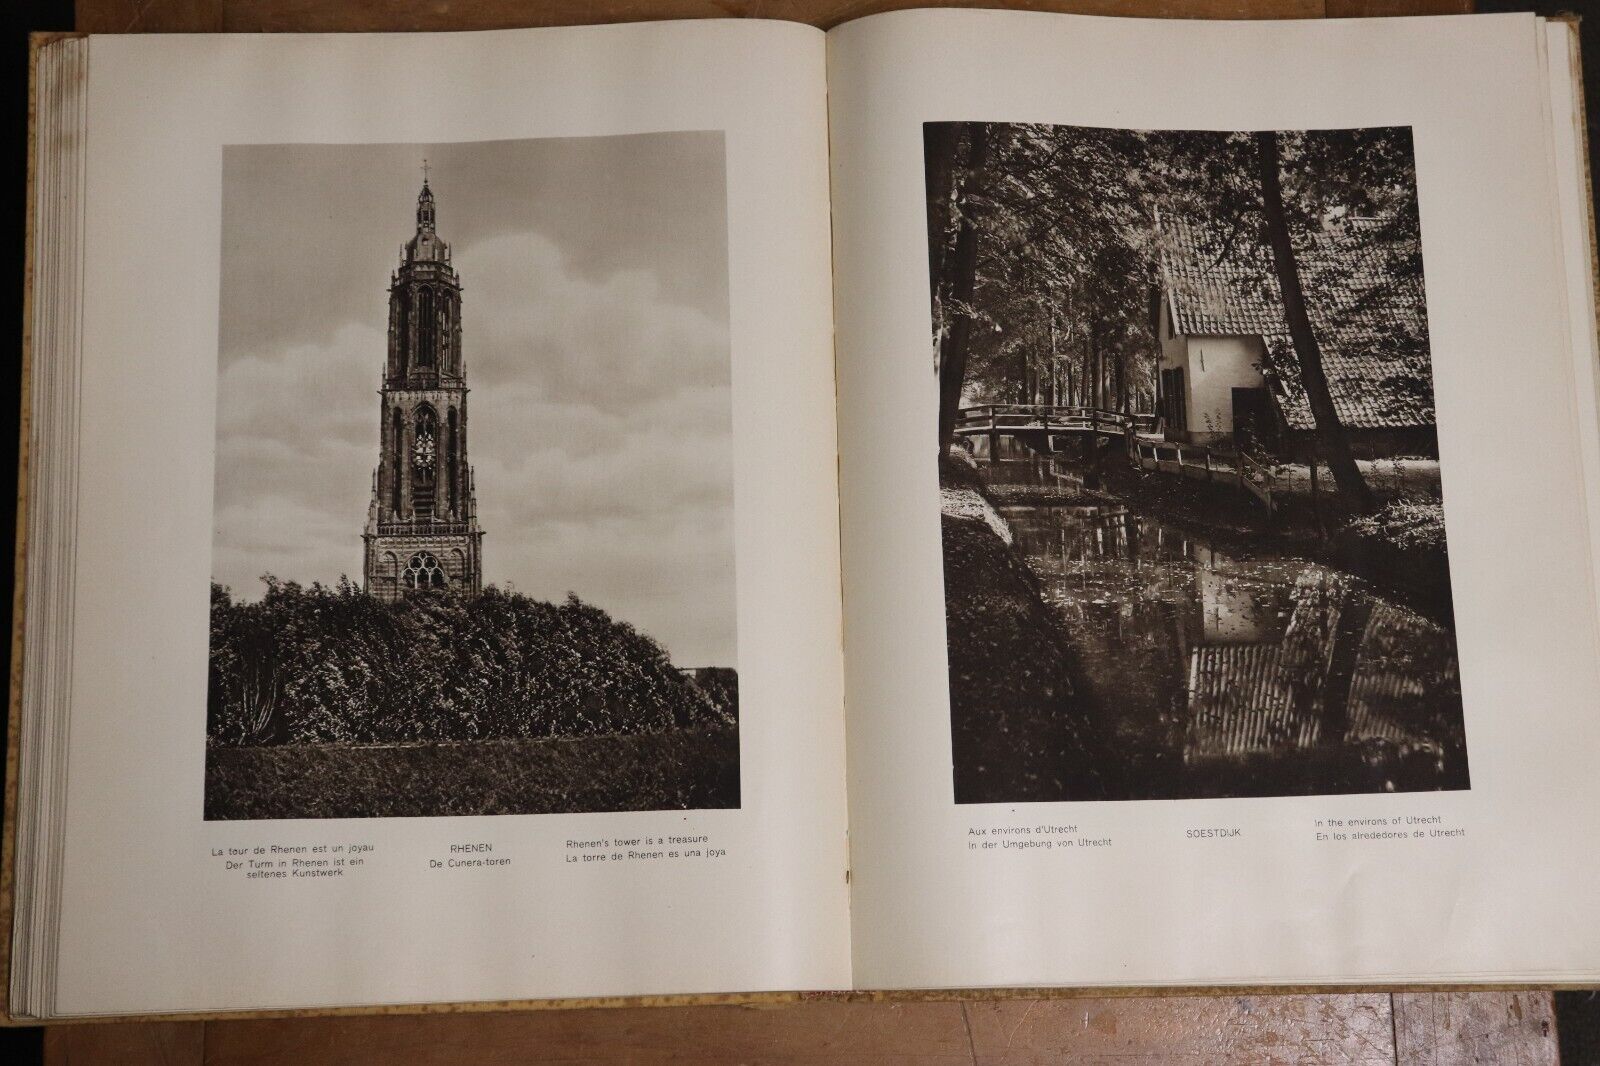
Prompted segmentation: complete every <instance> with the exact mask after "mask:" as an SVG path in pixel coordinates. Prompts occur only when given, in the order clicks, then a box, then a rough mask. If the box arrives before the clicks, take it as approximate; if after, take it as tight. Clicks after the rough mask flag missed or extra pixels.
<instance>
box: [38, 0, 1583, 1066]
mask: <svg viewBox="0 0 1600 1066" xmlns="http://www.w3.org/2000/svg"><path fill="white" fill-rule="evenodd" d="M933 6H987V7H1015V8H1022V9H1027V10H1036V11H1070V12H1079V13H1087V14H1118V15H1146V16H1152V17H1188V18H1316V17H1324V16H1325V17H1349V16H1358V15H1397V14H1442V13H1455V12H1461V11H1465V10H1470V8H1471V0H1011V2H1004V0H995V2H991V3H987V4H982V3H980V4H965V5H963V4H960V3H959V0H957V2H956V3H952V2H951V0H543V2H538V0H342V2H337V3H335V2H330V0H78V4H77V25H78V29H80V30H83V31H87V32H92V33H125V32H146V33H155V32H164V33H172V32H206V31H233V32H241V31H242V32H250V31H288V30H300V31H354V30H458V29H497V28H505V27H513V26H558V25H571V24H574V23H594V22H626V21H639V20H644V19H658V18H711V17H718V18H721V17H729V16H737V17H753V18H781V19H792V20H796V21H801V22H809V23H813V24H815V25H818V26H832V25H835V24H837V23H839V22H842V21H845V20H846V19H851V18H856V17H859V16H861V15H867V14H872V13H874V12H878V11H888V10H893V9H896V8H905V7H933ZM45 1061H46V1062H47V1063H50V1064H53V1066H65V1064H68V1063H71V1064H72V1066H82V1064H85V1063H108V1062H115V1063H119V1064H126V1066H146V1064H149V1066H155V1064H162V1066H201V1064H206V1066H265V1064H268V1063H316V1064H319V1066H339V1064H349V1066H372V1064H375V1063H388V1062H403V1063H407V1064H416V1066H431V1064H435V1063H437V1064H440V1066H443V1064H446V1063H449V1064H452V1066H453V1064H457V1063H463V1062H475V1063H488V1064H493V1063H512V1062H517V1063H528V1062H561V1063H572V1064H579V1063H596V1062H615V1061H626V1062H631V1063H639V1064H651V1063H697V1064H704V1066H718V1064H723V1063H728V1064H731V1063H749V1062H767V1063H783V1064H785V1066H823V1064H827V1066H837V1064H842V1063H851V1064H856V1063H861V1064H865V1063H928V1064H935V1066H938V1064H945V1063H949V1064H956V1063H965V1064H969V1066H971V1064H977V1063H983V1064H985V1066H988V1064H994V1066H1000V1064H1006V1066H1011V1064H1019V1066H1020V1064H1024V1063H1028V1064H1033V1063H1046V1062H1049V1063H1110V1062H1116V1063H1119V1064H1127V1063H1149V1064H1175V1063H1184V1064H1195V1066H1200V1064H1205V1066H1231V1064H1235V1063H1238V1064H1245V1063H1249V1064H1259V1063H1303V1064H1313V1063H1315V1064H1323V1063H1328V1064H1332V1063H1340V1064H1345V1063H1351V1064H1353V1063H1361V1064H1380V1063H1382V1064H1394V1066H1399V1064H1426V1066H1454V1064H1458V1063H1460V1064H1465V1063H1498V1064H1504V1066H1536V1064H1554V1063H1556V1062H1557V1061H1558V1053H1557V1050H1556V1040H1555V1021H1554V1017H1553V1013H1552V1006H1551V996H1550V994H1549V993H1547V992H1465V993H1462V992H1457V993H1397V994H1393V995H1390V994H1388V993H1381V992H1374V993H1362V994H1347V995H1286V996H1167V997H1149V998H1124V997H1118V998H1081V999H1042V1000H1039V999H1010V1000H988V999H986V1000H982V1001H971V1002H961V1001H954V1000H946V1001H930V1002H864V1001H839V1000H827V999H823V1000H817V1001H812V1002H802V1003H794V1004H789V1005H783V1006H772V1007H759V1008H753V1007H733V1006H705V1007H657V1008H597V1009H593V1010H561V1011H536V1012H531V1013H505V1014H492V1013H488V1014H486V1013H473V1014H430V1015H418V1016H373V1017H337V1018H282V1019H270V1020H259V1021H221V1022H187V1023H154V1024H150V1023H141V1024H109V1025H105V1024H102V1025H79V1026H60V1027H55V1028H53V1029H51V1030H50V1032H49V1033H48V1034H47V1036H46V1041H45Z"/></svg>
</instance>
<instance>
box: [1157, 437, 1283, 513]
mask: <svg viewBox="0 0 1600 1066" xmlns="http://www.w3.org/2000/svg"><path fill="white" fill-rule="evenodd" d="M1130 440H1131V449H1132V451H1131V454H1132V458H1133V460H1134V462H1135V463H1137V464H1138V466H1139V469H1141V470H1156V471H1160V472H1162V473H1167V474H1177V475H1178V476H1179V477H1187V478H1194V479H1195V480H1197V481H1220V482H1222V483H1224V484H1234V485H1237V486H1239V488H1241V489H1243V490H1244V491H1245V492H1247V493H1249V494H1250V495H1252V496H1254V497H1255V498H1256V499H1258V500H1260V501H1261V503H1262V505H1263V506H1264V507H1266V509H1267V516H1268V517H1269V518H1270V517H1271V516H1272V512H1273V506H1274V505H1273V493H1274V491H1275V490H1276V489H1277V487H1278V482H1279V480H1280V479H1279V478H1278V475H1277V474H1275V473H1273V472H1272V470H1270V469H1269V468H1268V467H1266V466H1265V465H1263V464H1262V463H1261V462H1259V461H1258V460H1256V459H1252V458H1251V457H1250V456H1249V455H1246V454H1245V453H1243V452H1224V451H1219V450H1216V449H1212V448H1208V447H1206V446H1205V445H1203V444H1184V443H1182V442H1180V441H1154V440H1141V439H1139V438H1137V437H1133V438H1130Z"/></svg>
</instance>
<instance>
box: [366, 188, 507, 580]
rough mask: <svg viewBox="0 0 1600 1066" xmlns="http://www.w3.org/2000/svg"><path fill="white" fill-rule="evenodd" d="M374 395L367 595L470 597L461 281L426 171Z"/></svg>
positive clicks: (475, 554) (393, 282) (471, 538)
mask: <svg viewBox="0 0 1600 1066" xmlns="http://www.w3.org/2000/svg"><path fill="white" fill-rule="evenodd" d="M378 395H379V397H380V400H379V405H378V441H379V456H378V469H377V470H376V471H375V472H374V473H373V476H372V505H371V507H369V508H368V510H367V525H366V531H365V532H364V533H363V534H362V538H361V539H362V540H363V541H364V542H365V545H366V558H365V562H364V566H363V571H362V572H363V575H364V578H365V587H366V590H367V592H368V593H370V594H371V595H373V596H376V597H378V598H379V599H381V600H386V601H387V600H395V599H399V598H400V597H401V596H404V595H406V594H407V593H409V592H412V591H415V590H418V589H445V590H449V591H453V592H466V593H475V592H477V591H479V590H480V589H481V588H482V587H483V532H482V530H480V529H479V528H478V510H477V503H476V501H475V500H474V498H473V484H472V466H471V464H470V463H469V462H468V461H467V368H466V362H465V360H464V359H463V358H462V354H461V282H460V280H459V279H457V277H456V272H455V269H454V268H453V267H452V266H451V265H450V246H449V245H448V244H446V243H445V242H444V241H443V240H442V239H440V237H439V234H438V232H437V230H436V229H435V228H434V203H433V191H432V190H431V189H429V188H428V179H427V175H426V172H424V175H423V179H422V192H421V194H420V195H418V197H417V232H416V235H415V236H414V237H412V238H411V239H410V240H409V241H407V242H406V243H405V245H404V247H402V248H401V249H400V267H399V269H398V270H397V271H396V272H394V273H393V274H392V275H391V276H390V278H389V357H388V361H387V362H386V363H385V365H384V371H383V388H382V389H380V390H379V393H378Z"/></svg>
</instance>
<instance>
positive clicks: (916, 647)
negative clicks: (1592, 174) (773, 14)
mask: <svg viewBox="0 0 1600 1066" xmlns="http://www.w3.org/2000/svg"><path fill="white" fill-rule="evenodd" d="M1574 40H1575V38H1574V36H1573V33H1572V27H1570V26H1569V25H1566V24H1562V23H1553V22H1552V23H1547V22H1544V21H1541V20H1538V19H1535V18H1533V17H1532V16H1486V17H1467V18H1440V19H1401V20H1371V21H1367V20H1356V21H1344V22H1317V23H1249V24H1245V23H1207V24H1196V23H1184V22H1161V21H1133V20H1126V21H1125V20H1117V19H1095V18H1077V17H1068V16H1053V15H1027V14H999V13H975V12H954V11H939V12H906V13H898V14H888V15H881V16H874V17H871V18H865V19H861V20H859V21H856V22H852V23H848V24H846V25H843V26H841V27H839V28H837V29H835V30H833V31H831V32H829V33H823V32H821V31H819V30H816V29H812V28H809V27H805V26H800V25H793V24H785V23H777V22H752V21H711V22H693V23H690V22H685V23H660V24H643V25H632V26H617V27H606V28H579V29H557V30H533V31H510V32H497V33H474V34H459V35H406V36H376V35H373V36H363V35H356V36H339V37H333V36H294V35H282V36H261V37H238V36H186V37H177V36H173V37H160V36H153V37H90V38H66V39H59V40H53V41H50V42H48V43H42V44H41V45H40V46H39V47H38V48H37V49H36V58H35V61H36V75H35V85H36V91H37V112H36V119H35V129H34V153H33V159H32V168H33V169H32V174H33V182H34V184H33V201H32V210H33V213H32V222H33V231H32V233H33V238H32V242H33V243H32V249H31V254H32V260H31V262H32V274H31V277H32V294H31V301H30V313H31V326H30V330H31V332H30V364H29V368H30V377H29V380H28V383H27V390H26V393H25V395H26V396H27V398H28V408H27V412H26V414H27V422H26V424H25V438H24V443H25V445H26V465H25V469H24V474H25V478H26V481H25V485H26V497H25V504H26V507H25V514H24V519H23V531H22V532H23V535H24V538H23V551H22V554H21V564H20V570H19V576H20V578H21V579H22V582H23V584H22V587H23V591H24V595H25V599H24V601H23V602H24V604H25V611H23V612H21V613H20V614H19V622H18V635H19V638H20V641H21V643H20V654H19V657H18V659H17V665H16V667H14V673H13V706H12V710H13V718H12V723H11V727H12V730H13V733H12V735H13V738H14V740H15V741H16V744H15V745H14V762H13V766H12V770H13V778H12V780H13V791H12V792H11V793H10V795H9V798H10V800H11V801H12V802H11V806H9V807H8V815H9V816H10V818H9V821H8V827H9V828H10V829H11V831H12V833H13V837H12V838H8V839H14V850H13V852H12V853H11V856H12V860H13V867H12V869H13V870H14V877H15V880H14V882H13V893H12V899H11V902H12V916H13V931H12V935H11V938H10V952H11V954H10V987H9V1007H10V1014H11V1016H12V1017H15V1018H64V1017H79V1016H85V1015H102V1014H149V1013H164V1012H202V1011H204V1012H215V1011H235V1010H252V1009H274V1008H276V1009H283V1008H324V1007H335V1006H360V1005H377V1004H421V1003H436V1002H456V1001H484V1000H532V999H547V998H575V997H597V996H641V995H651V996H654V995H672V994H706V993H748V992H758V991H799V990H826V989H835V990H843V989H900V988H958V987H980V986H987V987H1013V986H1039V985H1058V986H1179V985H1218V984H1241V985H1242V984H1256V985H1265V984H1273V985H1283V984H1316V985H1335V984H1349V983H1368V984H1370V983H1378V982H1383V983H1398V982H1512V981H1514V982H1577V981H1593V980H1596V979H1597V978H1600V919H1597V917H1596V914H1595V911H1594V908H1593V906H1592V904H1593V900H1594V891H1595V885H1596V884H1600V777H1597V775H1596V774H1595V773H1594V763H1595V760H1596V758H1597V756H1600V606H1597V603H1600V601H1597V596H1596V582H1595V579H1596V576H1597V573H1600V433H1597V426H1600V423H1597V410H1600V393H1597V385H1596V352H1595V329H1594V307H1593V299H1592V287H1593V281H1594V272H1593V269H1592V267H1591V258H1590V240H1589V233H1590V232H1591V224H1590V221H1589V210H1588V191H1587V176H1586V175H1587V171H1586V168H1585V166H1584V164H1583V157H1582V150H1583V147H1582V146H1583V137H1582V134H1581V122H1580V117H1579V116H1580V113H1581V100H1580V98H1579V94H1578V92H1577V90H1576V87H1575V86H1576V80H1575V69H1576V68H1575V60H1574V56H1573V53H1572V49H1573V42H1574ZM469 407H470V410H471V413H472V418H471V419H470V421H469V418H468V410H469Z"/></svg>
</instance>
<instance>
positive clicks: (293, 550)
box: [213, 220, 735, 665]
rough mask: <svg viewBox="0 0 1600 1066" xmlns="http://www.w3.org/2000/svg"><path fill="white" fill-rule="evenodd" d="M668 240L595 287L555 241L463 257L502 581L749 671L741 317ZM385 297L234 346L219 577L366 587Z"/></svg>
mask: <svg viewBox="0 0 1600 1066" xmlns="http://www.w3.org/2000/svg"><path fill="white" fill-rule="evenodd" d="M225 221H226V220H225ZM651 251H653V254H654V259H655V260H656V261H657V262H658V263H659V264H660V265H659V266H657V267H654V268H649V267H644V266H639V265H637V264H634V265H630V266H628V267H627V268H626V269H620V270H617V271H615V272H613V273H611V274H609V275H606V276H598V277H597V276H593V274H592V273H591V274H584V273H582V272H580V271H578V270H576V269H574V268H573V266H572V261H571V257H570V256H568V255H567V254H565V252H564V251H563V249H562V247H561V246H560V245H559V244H558V243H557V242H556V241H554V240H553V239H551V238H550V237H548V236H546V235H544V234H541V233H537V232H531V231H524V232H515V233H504V234H498V235H495V236H492V237H489V238H486V239H483V240H479V241H477V242H475V243H473V244H472V245H471V246H470V247H469V248H461V249H457V252H456V258H455V263H456V267H457V269H458V270H459V271H460V273H461V276H462V281H463V286H464V290H465V295H464V298H463V312H462V330H463V347H464V351H465V354H466V361H467V377H468V385H469V386H470V388H471V392H470V394H469V397H468V401H467V406H468V451H469V456H470V459H471V461H472V464H473V466H474V469H475V475H476V484H477V499H478V512H479V521H480V524H481V525H482V527H483V528H484V529H485V530H486V531H487V536H486V540H485V551H484V558H485V566H484V578H485V580H486V581H487V582H491V583H497V584H502V585H506V584H510V585H514V586H515V587H516V588H517V589H519V590H520V591H523V592H525V593H528V594H530V595H535V596H539V597H541V598H558V597H561V596H564V595H565V594H566V593H567V592H568V591H572V592H575V593H577V594H578V595H579V596H581V597H583V598H584V599H586V600H590V601H592V602H594V603H597V604H599V605H600V606H602V607H605V608H606V609H607V610H610V611H611V612H613V613H614V614H615V615H616V616H617V617H619V618H621V619H623V620H624V621H628V622H630V623H632V624H634V625H635V626H636V627H638V628H639V629H641V630H642V631H644V632H646V633H649V634H650V635H651V636H653V637H655V638H656V639H657V640H659V641H661V642H662V643H663V644H664V645H665V646H666V647H667V648H668V650H669V651H670V652H671V653H672V654H673V656H674V658H675V659H676V660H677V661H679V662H680V663H683V664H685V665H720V664H727V665H732V664H734V663H735V647H734V644H735V633H734V630H735V626H734V587H733V582H734V563H733V525H732V509H733V493H732V477H733V475H732V456H731V440H732V418H731V415H732V412H731V407H730V403H731V393H730V367H729V339H728V327H727V322H726V315H725V313H724V314H723V315H722V316H721V317H720V318H719V317H718V316H716V315H714V314H712V313H711V312H710V311H708V310H706V309H705V308H703V307H697V306H692V305H690V304H689V303H686V302H683V301H682V300H681V299H679V298H678V297H677V296H675V295H674V294H673V293H672V291H671V290H670V289H669V288H668V287H667V286H664V285H663V284H661V281H660V272H661V271H662V270H666V269H670V265H671V249H668V248H660V249H652V250H651ZM635 258H649V257H644V256H641V257H635ZM261 269H262V268H260V267H259V266H258V267H257V268H256V270H257V273H259V272H260V271H261ZM283 269H291V264H289V263H285V264H284V265H283ZM244 298H248V296H247V294H246V293H245V292H243V291H236V290H233V289H228V288H227V287H225V291H224V299H244ZM369 303H371V301H363V302H362V303H360V304H359V305H357V306H352V307H350V308H348V309H347V314H346V315H345V317H344V318H343V320H342V321H339V322H337V323H333V322H329V323H326V324H324V326H323V327H321V328H318V329H314V330H313V329H307V330H303V331H300V332H299V333H298V334H297V336H298V337H300V338H302V339H298V340H294V341H292V342H290V341H276V342H275V341H273V340H272V339H271V338H270V337H269V335H267V334H262V333H259V332H258V333H257V334H254V335H249V336H247V335H246V334H244V333H241V334H240V335H239V339H238V340H237V341H236V342H235V343H233V344H232V346H231V347H227V348H226V350H225V351H224V353H223V357H222V359H221V370H220V377H219V384H218V416H217V479H216V490H217V492H216V501H217V502H216V536H215V548H214V555H213V577H214V579H215V580H218V581H220V582H222V583H224V584H227V585H230V586H232V587H233V588H234V589H235V590H236V591H237V592H239V593H241V594H244V595H248V596H253V595H256V594H257V593H259V591H260V586H259V584H258V583H257V580H256V579H257V578H258V577H259V575H261V574H262V573H265V572H271V573H274V574H276V575H277V576H279V577H282V578H287V579H293V580H297V581H301V582H303V583H308V582H310V581H313V580H318V581H323V582H331V581H334V580H336V579H337V578H338V576H339V575H340V574H341V573H344V574H349V575H350V576H351V577H353V578H356V579H357V580H359V577H360V571H361V537H360V533H361V527H362V524H363V523H364V521H365V519H366V513H367V506H368V503H369V501H370V499H371V491H372V472H373V468H374V467H375V466H376V465H377V461H378V440H379V429H378V418H379V402H378V396H377V390H378V388H379V386H380V385H381V374H382V368H383V362H384V356H385V350H386V343H387V342H386V329H385V323H384V320H383V319H382V317H381V316H382V315H383V314H384V310H385V309H384V308H383V307H382V306H377V307H376V308H373V307H369V306H367V305H368V304H369ZM247 341H254V344H251V343H246V342H247ZM227 344H228V342H227V341H226V340H225V345H227Z"/></svg>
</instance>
